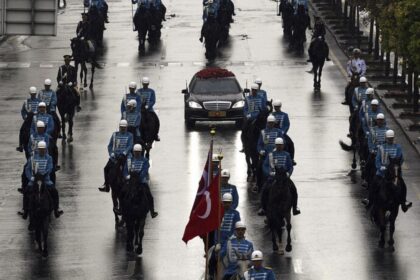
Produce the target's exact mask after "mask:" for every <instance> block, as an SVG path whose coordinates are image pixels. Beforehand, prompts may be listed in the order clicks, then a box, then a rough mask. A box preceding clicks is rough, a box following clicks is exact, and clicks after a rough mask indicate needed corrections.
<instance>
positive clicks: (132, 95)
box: [121, 82, 142, 114]
mask: <svg viewBox="0 0 420 280" xmlns="http://www.w3.org/2000/svg"><path fill="white" fill-rule="evenodd" d="M136 88H137V84H136V82H130V83H129V84H128V90H129V92H128V93H126V94H124V96H123V99H122V100H121V114H122V113H124V112H125V111H126V110H127V104H128V102H129V101H130V100H135V101H136V104H137V105H138V106H137V107H136V108H137V110H138V111H140V105H141V104H142V102H141V99H140V95H139V94H138V93H137V92H136Z"/></svg>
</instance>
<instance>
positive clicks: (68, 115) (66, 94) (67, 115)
mask: <svg viewBox="0 0 420 280" xmlns="http://www.w3.org/2000/svg"><path fill="white" fill-rule="evenodd" d="M76 94H77V93H76V92H75V89H74V88H73V87H70V86H68V85H65V84H63V85H62V86H60V87H59V88H58V90H57V107H58V111H59V112H60V117H61V129H62V136H63V141H65V140H66V139H67V142H68V143H70V142H72V141H73V118H74V115H75V110H76V107H77V97H76ZM66 122H68V123H69V129H68V135H69V137H68V138H67V135H66Z"/></svg>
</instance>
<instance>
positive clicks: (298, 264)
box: [293, 259, 303, 274]
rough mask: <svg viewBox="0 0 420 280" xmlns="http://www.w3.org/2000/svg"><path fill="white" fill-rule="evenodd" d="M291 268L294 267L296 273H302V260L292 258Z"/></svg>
mask: <svg viewBox="0 0 420 280" xmlns="http://www.w3.org/2000/svg"><path fill="white" fill-rule="evenodd" d="M293 269H294V271H295V273H296V274H303V270H302V260H301V259H295V260H293Z"/></svg>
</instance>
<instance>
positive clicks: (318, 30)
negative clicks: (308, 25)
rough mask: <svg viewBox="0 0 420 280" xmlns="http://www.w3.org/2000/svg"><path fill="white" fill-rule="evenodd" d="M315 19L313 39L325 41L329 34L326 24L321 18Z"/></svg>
mask: <svg viewBox="0 0 420 280" xmlns="http://www.w3.org/2000/svg"><path fill="white" fill-rule="evenodd" d="M314 18H315V23H314V28H313V32H312V39H314V38H318V37H322V39H323V40H325V34H326V33H327V32H326V30H325V24H324V22H323V21H322V19H321V17H320V16H314Z"/></svg>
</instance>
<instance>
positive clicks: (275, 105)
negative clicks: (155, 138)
mask: <svg viewBox="0 0 420 280" xmlns="http://www.w3.org/2000/svg"><path fill="white" fill-rule="evenodd" d="M281 105H282V104H281V101H280V100H275V101H274V102H273V106H274V107H281Z"/></svg>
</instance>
